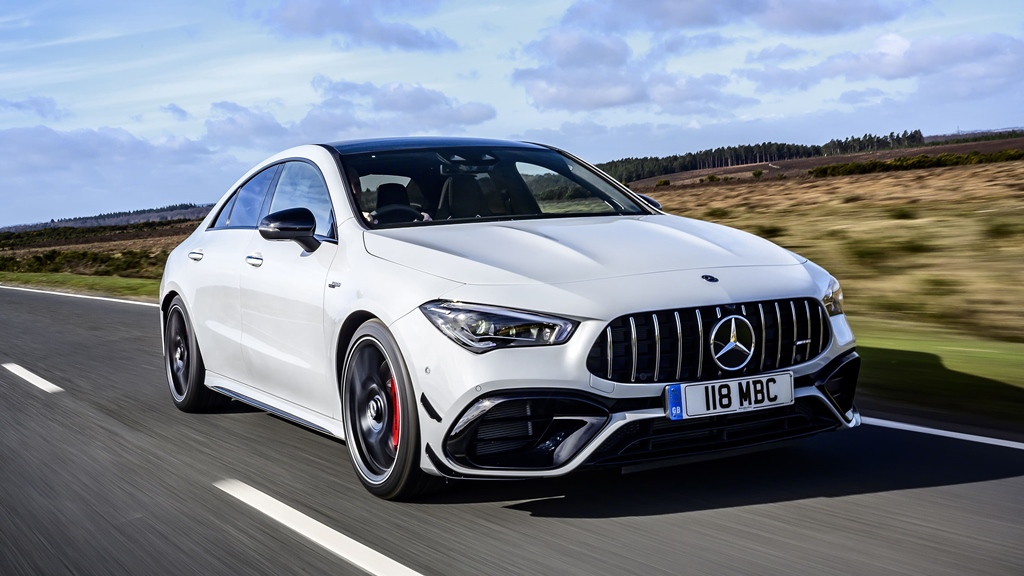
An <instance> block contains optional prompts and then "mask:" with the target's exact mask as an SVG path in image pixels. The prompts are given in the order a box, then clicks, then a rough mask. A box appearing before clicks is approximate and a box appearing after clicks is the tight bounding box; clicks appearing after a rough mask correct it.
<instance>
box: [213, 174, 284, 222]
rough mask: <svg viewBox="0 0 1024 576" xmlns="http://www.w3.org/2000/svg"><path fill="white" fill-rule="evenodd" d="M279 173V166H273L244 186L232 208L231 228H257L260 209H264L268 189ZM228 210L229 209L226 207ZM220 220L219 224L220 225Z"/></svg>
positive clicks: (230, 216)
mask: <svg viewBox="0 0 1024 576" xmlns="http://www.w3.org/2000/svg"><path fill="white" fill-rule="evenodd" d="M276 173H277V166H271V167H270V168H267V169H266V170H264V171H262V172H260V173H259V174H257V175H255V176H253V177H252V178H250V179H249V181H248V182H246V183H245V185H244V186H242V187H241V188H240V189H239V190H238V193H237V194H235V199H234V202H233V203H232V205H231V206H230V208H231V214H230V215H229V216H228V220H227V226H228V227H229V228H255V227H256V225H257V224H258V223H259V219H260V209H261V208H263V199H264V198H265V197H266V195H267V189H268V188H270V183H271V182H273V180H274V174H276ZM225 210H227V207H225ZM220 220H221V219H220V218H217V223H218V224H220Z"/></svg>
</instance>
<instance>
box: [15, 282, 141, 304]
mask: <svg viewBox="0 0 1024 576" xmlns="http://www.w3.org/2000/svg"><path fill="white" fill-rule="evenodd" d="M0 288H3V289H4V290H19V291H21V292H35V293H37V294H54V295H56V296H68V297H69V298H85V299H86V300H102V301H103V302H117V303H119V304H135V305H136V306H149V307H151V308H159V307H160V305H159V304H157V303H156V302H139V301H138V300H122V299H120V298H107V297H105V296H87V295H85V294H71V293H68V292H54V291H53V290H39V289H37V288H22V287H20V286H8V285H6V284H0Z"/></svg>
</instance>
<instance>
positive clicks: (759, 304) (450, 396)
mask: <svg viewBox="0 0 1024 576" xmlns="http://www.w3.org/2000/svg"><path fill="white" fill-rule="evenodd" d="M160 294H161V310H162V315H161V317H162V322H163V347H164V357H165V364H166V371H167V381H168V383H169V385H170V390H171V397H172V398H173V400H174V403H175V404H176V405H177V406H178V407H179V408H181V409H182V410H186V411H201V410H209V409H214V408H216V407H217V406H218V405H220V404H222V403H224V402H226V401H228V400H229V399H235V400H240V401H242V402H245V403H248V404H251V405H253V406H256V407H258V408H261V409H263V410H266V411H268V412H271V413H273V414H276V415H279V416H282V417H284V418H287V419H290V420H292V421H294V422H297V423H299V424H302V425H304V426H308V427H310V428H312V429H314V430H318V431H320V432H322V433H325V434H330V435H332V436H335V437H338V438H341V439H344V440H345V444H346V445H347V447H348V451H349V454H350V456H351V461H352V464H353V466H354V468H355V471H356V473H357V474H358V476H359V478H360V480H361V481H362V483H363V484H364V485H365V486H366V488H367V489H368V490H369V491H370V492H372V493H373V494H376V495H378V496H380V497H383V498H407V497H411V496H413V495H414V494H416V493H418V492H419V491H420V490H422V489H423V488H424V487H425V486H427V485H428V484H430V483H431V482H432V480H433V479H436V478H438V477H448V478H525V477H551V476H560V475H563V474H567V473H570V472H572V471H574V470H577V469H581V468H589V467H617V468H625V469H641V468H646V467H651V466H659V465H665V464H672V463H677V462H682V461H686V460H688V459H694V458H695V457H705V456H707V455H712V454H729V453H735V452H738V451H745V450H748V449H751V448H754V447H761V446H765V445H770V444H772V443H774V442H777V441H781V440H791V439H795V438H799V437H804V436H808V435H810V434H815V433H818V432H822V431H825V430H835V429H844V428H851V427H854V426H857V425H858V424H859V423H860V416H859V414H858V412H857V409H856V408H855V407H854V404H853V396H854V390H855V388H856V383H857V376H858V372H859V367H860V360H859V358H858V356H857V353H856V351H855V342H854V338H853V334H852V333H851V331H850V327H849V325H848V323H847V320H846V316H845V315H844V313H843V296H842V291H841V289H840V287H839V283H838V282H837V281H836V279H835V278H833V277H832V276H830V275H829V274H828V272H826V271H825V270H823V269H822V268H820V267H819V266H817V265H815V264H813V263H811V262H809V261H808V260H806V259H805V258H802V257H800V256H798V255H796V254H794V253H793V252H790V251H788V250H785V249H783V248H780V247H778V246H776V245H775V244H772V243H771V242H768V241H766V240H763V239H761V238H758V237H756V236H752V235H750V234H747V233H745V232H741V231H738V230H734V229H731V228H727V227H725V226H720V225H716V224H711V223H707V222H702V221H699V220H693V219H690V218H683V217H679V216H673V215H669V214H665V213H663V212H662V211H661V210H660V209H659V206H658V204H657V202H655V201H653V200H651V199H649V198H646V197H644V196H640V195H637V194H635V193H633V192H631V191H630V190H629V189H628V188H626V187H624V186H622V185H620V184H619V183H617V182H616V181H615V180H614V179H612V178H610V177H608V176H607V175H605V174H604V173H602V172H600V171H599V170H597V169H595V168H594V167H592V166H590V165H588V164H586V163H585V162H583V161H581V160H579V159H578V158H575V157H574V156H572V155H570V154H567V153H565V152H563V151H560V150H556V149H554V148H550V147H547V146H541V145H537V144H528V143H521V142H506V141H498V140H479V139H458V138H403V139H380V140H362V141H351V142H339V143H334V144H324V145H309V146H299V147H297V148H292V149H290V150H286V151H284V152H282V153H280V154H277V155H275V156H273V157H271V158H268V159H267V160H265V161H263V162H261V163H260V164H259V165H257V166H256V167H254V168H253V169H251V170H250V171H249V172H247V173H246V174H245V175H244V176H242V177H241V178H240V179H239V180H238V182H236V183H235V184H234V185H233V186H232V187H231V188H230V189H229V190H228V191H227V193H226V194H224V196H223V198H221V200H220V201H219V202H217V204H216V205H215V207H214V208H213V210H212V211H211V212H210V214H209V216H208V217H207V218H206V219H205V220H204V221H203V223H202V224H201V225H200V226H199V228H198V229H197V230H196V231H195V232H194V233H193V234H192V235H191V236H189V237H188V239H186V240H185V241H184V242H183V243H182V244H181V245H180V246H179V247H178V248H177V249H175V250H174V251H173V252H172V253H171V255H170V258H169V259H168V261H167V267H166V270H165V272H164V277H163V282H162V284H161V289H160ZM325 456H328V457H329V455H325Z"/></svg>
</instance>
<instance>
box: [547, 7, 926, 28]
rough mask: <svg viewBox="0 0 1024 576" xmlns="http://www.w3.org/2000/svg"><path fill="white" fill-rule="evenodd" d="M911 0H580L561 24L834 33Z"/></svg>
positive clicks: (882, 19) (880, 18)
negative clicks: (743, 26) (746, 25)
mask: <svg viewBox="0 0 1024 576" xmlns="http://www.w3.org/2000/svg"><path fill="white" fill-rule="evenodd" d="M918 4H919V3H918V2H916V1H913V0H812V1H804V2H799V1H796V0H687V1H683V2H681V1H678V0H579V1H577V2H575V3H574V4H573V5H572V6H570V7H569V9H568V10H567V11H566V13H565V17H564V18H563V20H562V22H563V24H567V25H572V26H581V27H586V28H588V29H592V30H601V31H606V32H611V33H621V32H623V31H630V30H646V31H654V32H666V31H674V30H680V29H701V28H710V27H716V26H725V25H730V24H737V23H739V22H742V21H744V20H750V21H752V22H753V23H755V24H756V25H758V26H759V27H761V28H763V29H765V30H769V31H774V32H784V33H792V34H816V35H825V34H834V33H837V32H848V31H851V30H856V29H859V28H863V27H865V26H870V25H874V24H883V23H886V22H890V21H892V20H895V19H896V18H898V17H900V16H902V15H903V14H905V13H907V12H909V11H910V10H912V9H914V8H915V7H916V6H917V5H918Z"/></svg>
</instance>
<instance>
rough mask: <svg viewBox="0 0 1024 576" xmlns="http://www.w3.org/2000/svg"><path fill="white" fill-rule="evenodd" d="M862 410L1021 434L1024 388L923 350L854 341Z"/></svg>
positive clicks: (1023, 413) (1023, 426)
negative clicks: (955, 366)
mask: <svg viewBox="0 0 1024 576" xmlns="http://www.w3.org/2000/svg"><path fill="white" fill-rule="evenodd" d="M857 352H858V354H860V356H861V359H862V362H863V363H862V364H861V373H860V379H859V383H858V387H857V399H858V400H857V403H858V405H859V406H860V407H861V409H862V410H865V411H867V412H870V411H871V410H872V409H874V410H878V411H884V412H887V413H894V414H907V415H910V416H919V417H925V418H928V419H932V420H940V421H947V422H956V423H961V424H967V425H973V426H977V427H981V428H996V429H1003V430H1009V431H1013V432H1016V433H1019V434H1024V388H1020V387H1018V386H1013V385H1011V384H1006V383H1004V382H1000V381H999V380H993V379H991V378H983V377H981V376H975V375H974V374H968V373H966V372H958V371H956V370H950V369H949V368H947V367H946V366H945V365H944V364H943V363H942V358H941V357H939V356H936V355H935V354H929V353H926V352H914V351H908V350H897V349H892V348H874V347H869V346H859V347H858V348H857Z"/></svg>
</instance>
